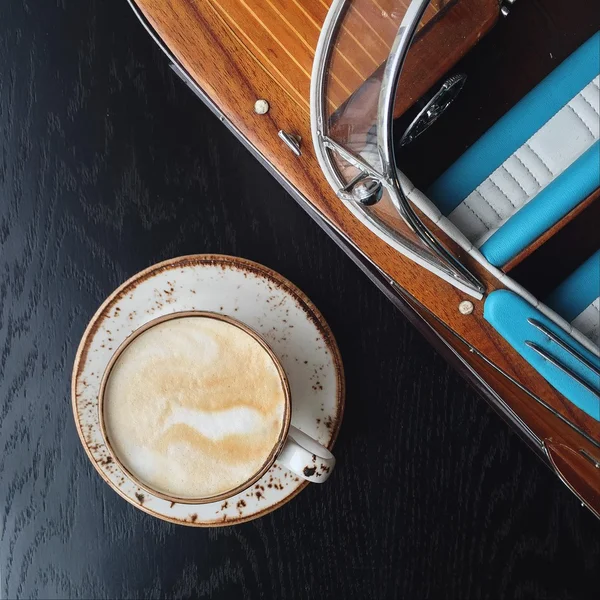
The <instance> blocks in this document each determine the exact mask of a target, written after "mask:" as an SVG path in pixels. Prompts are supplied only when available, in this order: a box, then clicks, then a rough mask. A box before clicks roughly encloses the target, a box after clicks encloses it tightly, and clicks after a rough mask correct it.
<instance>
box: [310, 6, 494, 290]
mask: <svg viewBox="0 0 600 600" xmlns="http://www.w3.org/2000/svg"><path fill="white" fill-rule="evenodd" d="M429 1H430V0H412V2H411V4H410V5H409V8H408V10H407V12H406V14H405V15H404V17H403V19H402V23H401V25H400V28H399V29H398V33H397V34H396V38H395V40H394V44H393V46H392V50H391V53H390V58H389V59H388V63H387V64H386V68H385V71H384V78H383V81H382V87H381V91H380V96H379V114H378V126H379V131H378V133H377V137H378V140H377V145H378V150H379V153H380V155H381V158H382V161H383V166H384V169H383V170H384V172H383V173H378V172H377V171H376V170H375V169H373V168H372V167H370V166H368V167H366V168H365V164H364V162H363V161H361V160H360V159H359V158H357V157H355V156H352V155H350V153H349V152H348V151H347V150H346V153H345V154H344V153H342V152H340V147H339V145H337V144H335V142H333V140H330V139H329V138H328V137H327V136H326V135H325V134H324V133H323V129H324V124H325V122H326V113H325V103H324V89H325V69H326V65H327V63H328V61H329V57H330V54H331V50H332V42H333V40H334V36H335V34H336V32H337V30H338V27H339V26H340V22H341V19H342V17H343V15H344V13H345V11H346V9H347V7H348V3H347V0H334V2H333V4H332V5H331V8H330V10H329V12H328V13H327V17H326V19H325V22H324V23H323V28H322V30H321V35H320V37H319V42H318V44H317V48H316V51H315V58H314V62H313V71H312V77H311V90H310V105H311V131H312V136H313V144H314V147H315V153H316V155H317V159H318V161H319V164H320V166H321V169H322V171H323V173H324V175H325V177H326V179H327V181H328V182H329V185H330V186H331V187H332V188H333V189H334V190H335V191H336V193H337V195H338V196H339V197H340V199H341V200H342V202H343V203H344V206H345V207H346V208H347V209H348V210H349V211H350V212H351V213H352V214H353V215H354V216H355V217H357V218H358V219H359V220H360V221H361V222H362V223H363V224H365V225H366V226H367V227H368V228H369V229H370V230H371V231H373V233H375V234H376V235H377V236H378V237H380V238H381V239H382V240H383V241H384V242H386V243H387V244H388V245H390V246H392V248H394V249H395V250H397V251H398V252H400V253H401V254H403V255H405V256H407V257H408V258H410V259H411V260H413V261H414V262H416V263H417V264H419V265H421V266H422V267H424V268H426V269H427V270H429V271H431V272H433V273H435V274H436V275H437V276H438V277H440V278H442V279H443V280H445V281H447V282H448V283H451V284H452V285H454V286H455V287H457V288H458V289H460V290H462V291H463V292H465V293H467V294H470V295H471V296H474V297H475V298H477V299H481V298H482V297H483V293H484V292H485V288H484V286H483V285H482V283H481V282H480V281H479V280H478V279H477V278H476V277H475V276H474V275H473V274H472V273H471V272H470V271H469V270H468V269H467V268H466V267H465V266H464V265H462V264H461V263H460V262H459V261H458V260H457V259H456V258H455V257H454V256H453V255H452V254H451V253H450V252H448V251H447V250H446V248H444V246H442V244H441V243H440V242H439V241H438V240H437V239H436V238H435V236H433V234H432V233H431V232H430V231H429V229H427V227H426V226H425V225H424V224H423V222H422V221H421V219H419V217H418V216H417V214H416V213H415V212H414V210H413V208H412V206H411V205H410V203H409V201H408V200H407V198H406V197H405V195H404V194H403V193H402V189H401V187H400V182H399V180H398V176H397V173H396V169H395V166H394V163H393V159H394V157H393V152H394V150H393V144H392V143H391V138H392V121H393V104H394V97H395V91H396V87H397V83H398V78H399V76H400V71H401V68H402V64H403V63H404V57H405V56H406V53H407V52H408V48H409V47H410V43H411V41H412V37H413V35H414V32H415V30H416V27H417V25H418V23H419V21H420V19H421V16H422V15H423V12H424V11H425V9H426V8H427V5H428V4H429ZM382 106H383V107H384V108H385V110H382ZM382 124H383V127H384V128H383V129H382ZM331 149H335V151H337V152H338V153H340V154H341V155H342V156H343V157H344V158H345V159H348V158H349V157H350V162H352V163H353V164H354V165H355V166H358V167H359V168H361V169H363V170H364V171H367V172H369V173H370V174H371V175H374V176H376V177H378V178H379V180H380V181H381V183H382V185H383V186H384V187H385V188H386V190H387V192H388V194H389V196H390V199H391V201H392V204H393V206H394V207H395V209H396V211H397V212H398V214H399V215H400V216H401V218H402V219H403V220H404V221H405V222H406V223H407V224H408V226H409V227H410V228H411V229H412V230H413V231H414V232H415V234H416V235H417V236H418V237H419V239H420V240H421V241H422V242H423V243H424V244H425V245H426V246H427V247H429V248H430V249H431V250H432V251H433V252H434V254H435V255H436V256H437V257H438V258H439V259H440V263H441V264H440V263H438V262H434V261H432V260H430V259H428V257H427V255H425V254H423V253H420V252H419V248H418V246H417V245H416V244H409V242H408V241H407V240H405V239H404V238H403V237H401V236H400V235H399V234H398V233H397V232H395V231H394V230H393V229H391V228H390V227H389V226H388V225H386V224H385V223H384V222H383V221H382V220H381V219H379V218H378V217H377V216H376V215H375V214H374V213H373V212H372V211H370V210H369V209H368V208H367V207H366V206H363V205H361V204H358V203H356V202H355V201H354V200H353V199H352V197H351V196H350V194H348V193H347V192H346V188H347V183H346V182H345V181H344V180H343V179H342V177H341V175H340V173H339V172H338V169H337V167H336V165H335V163H334V162H333V160H332V157H331V155H330V150H331Z"/></svg>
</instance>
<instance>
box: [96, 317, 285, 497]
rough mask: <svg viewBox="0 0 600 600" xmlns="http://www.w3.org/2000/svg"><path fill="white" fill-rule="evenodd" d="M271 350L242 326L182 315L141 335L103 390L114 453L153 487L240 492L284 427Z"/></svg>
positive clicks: (192, 492)
mask: <svg viewBox="0 0 600 600" xmlns="http://www.w3.org/2000/svg"><path fill="white" fill-rule="evenodd" d="M285 408H286V400H285V391H284V387H283V384H282V381H281V377H280V375H279V372H278V370H277V366H276V365H275V363H274V361H273V359H272V358H271V356H270V355H269V353H268V352H267V351H266V350H265V349H264V348H263V347H262V346H261V345H260V343H259V342H257V341H256V340H255V339H254V338H253V337H252V336H250V335H249V334H247V333H246V332H244V331H243V330H241V329H240V328H239V327H236V326H235V325H232V324H230V323H226V322H224V321H220V320H217V319H212V318H209V317H200V316H199V317H193V316H191V317H182V318H177V319H172V320H170V321H165V322H163V323H159V324H158V325H155V326H154V327H151V328H150V329H148V330H146V331H144V332H143V333H141V334H140V335H139V336H138V337H137V338H136V339H134V340H133V341H132V342H131V343H130V344H129V346H127V347H126V348H125V350H124V351H123V352H122V353H121V355H120V356H119V358H118V359H117V361H116V362H115V364H114V365H113V368H112V371H111V373H110V375H109V377H108V380H107V384H106V388H105V392H104V409H103V410H104V423H105V426H106V431H107V435H108V438H109V442H110V445H111V446H112V448H113V451H114V452H115V454H116V455H117V457H118V458H119V460H120V461H121V462H122V463H123V465H124V466H125V467H126V468H127V469H128V470H129V471H130V472H131V473H132V474H133V475H135V476H136V477H137V478H138V479H139V480H140V481H142V483H144V484H146V485H147V486H148V487H150V488H152V489H154V490H156V491H158V492H162V493H163V494H166V495H169V496H176V497H179V498H182V499H192V498H198V499H200V498H207V497H210V496H214V495H218V494H222V493H225V492H227V491H230V490H233V489H235V488H237V487H238V486H240V485H242V484H243V483H245V482H247V481H248V480H249V479H251V478H252V477H253V476H254V475H256V474H257V473H258V472H259V471H260V470H261V469H262V467H263V466H264V464H265V462H266V461H267V459H268V458H269V456H270V454H271V452H272V450H273V448H274V447H275V446H276V445H277V443H278V440H279V436H280V434H281V431H282V428H283V426H284V419H285Z"/></svg>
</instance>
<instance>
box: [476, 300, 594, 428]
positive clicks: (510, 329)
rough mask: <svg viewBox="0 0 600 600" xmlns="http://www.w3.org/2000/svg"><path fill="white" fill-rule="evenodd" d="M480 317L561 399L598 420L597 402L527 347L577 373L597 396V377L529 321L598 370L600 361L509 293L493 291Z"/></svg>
mask: <svg viewBox="0 0 600 600" xmlns="http://www.w3.org/2000/svg"><path fill="white" fill-rule="evenodd" d="M483 316H484V318H485V319H486V321H488V323H490V325H492V327H493V328H494V329H495V330H496V331H497V332H498V333H499V334H500V335H501V336H502V337H503V338H504V339H505V340H506V341H507V342H508V343H509V344H510V345H511V346H512V347H513V348H514V349H515V350H516V351H517V352H518V353H519V354H520V355H521V356H522V357H523V358H524V359H525V360H526V361H527V362H528V363H529V364H530V365H531V366H532V367H533V368H534V369H535V370H536V371H537V372H538V373H540V375H542V377H544V379H546V381H548V383H550V385H552V386H553V387H554V388H556V389H557V390H558V391H559V392H560V393H561V394H563V396H565V397H566V398H567V399H568V400H570V401H571V402H572V403H573V404H575V405H576V406H577V407H578V408H580V409H581V410H583V411H584V412H586V413H587V414H588V415H590V416H591V417H593V418H594V419H596V420H598V421H600V399H599V398H598V396H597V395H595V394H592V393H591V392H590V391H589V390H587V389H586V388H585V387H584V386H582V385H581V384H580V383H578V382H577V381H576V380H574V379H572V378H571V377H569V376H568V375H567V374H565V373H564V372H563V371H561V370H560V369H559V368H558V367H556V366H554V365H553V364H552V363H550V362H549V361H547V360H545V359H544V358H543V357H541V356H540V355H539V354H538V353H537V352H536V351H535V350H533V349H532V348H530V347H529V346H527V344H526V343H525V342H526V341H530V342H533V343H535V344H537V345H538V346H539V347H541V348H542V349H543V350H545V351H546V352H547V353H548V354H549V355H551V356H552V357H553V358H555V359H556V360H558V361H560V362H561V363H562V364H563V365H565V366H566V367H567V368H568V369H570V370H571V371H572V372H574V373H575V374H577V375H578V376H579V377H580V378H581V379H582V380H583V381H585V382H586V383H587V385H589V386H590V387H591V388H592V389H594V390H596V392H597V393H598V394H600V378H599V377H598V376H597V375H596V374H595V373H594V372H593V371H592V370H591V369H590V368H589V367H587V366H585V364H584V363H582V362H580V361H579V360H577V359H576V358H574V357H573V356H572V355H571V354H569V353H568V352H567V351H565V350H563V349H562V348H561V347H560V346H559V345H558V344H556V343H555V342H553V341H552V340H550V338H549V337H548V336H546V335H545V334H544V333H542V332H541V331H539V330H538V329H536V328H535V327H533V325H531V324H530V323H528V321H527V319H528V318H532V319H535V320H537V321H538V322H539V323H541V324H542V325H544V326H545V327H546V328H548V329H549V330H550V331H551V332H552V333H553V334H555V335H556V336H557V337H559V338H560V339H561V340H562V341H563V342H564V343H565V344H567V345H568V346H569V347H570V348H572V349H573V350H575V351H576V352H578V353H579V354H580V355H582V356H583V357H584V358H585V359H586V360H587V361H589V362H590V363H591V364H592V365H594V366H596V367H597V368H598V369H600V358H598V357H597V356H595V355H594V354H592V353H591V352H589V351H588V350H587V349H586V348H584V347H583V346H582V345H581V344H580V343H579V342H577V341H576V340H574V339H573V338H572V337H571V336H570V335H568V334H567V333H565V332H564V331H563V330H562V329H560V328H559V327H558V326H557V325H555V324H554V323H553V322H552V321H550V319H548V318H547V317H545V316H544V315H543V314H542V313H541V312H540V311H539V310H537V309H536V308H534V307H533V306H532V305H531V304H529V303H528V302H527V301H525V300H524V299H523V298H521V297H520V296H518V295H517V294H515V293H514V292H510V291H508V290H497V291H495V292H492V293H491V294H490V295H489V296H488V297H487V298H486V301H485V305H484V312H483Z"/></svg>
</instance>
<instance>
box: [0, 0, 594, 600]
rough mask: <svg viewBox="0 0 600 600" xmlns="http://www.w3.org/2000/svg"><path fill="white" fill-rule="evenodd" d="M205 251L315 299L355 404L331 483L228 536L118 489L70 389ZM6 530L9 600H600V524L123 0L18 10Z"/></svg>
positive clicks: (8, 65)
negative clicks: (134, 287) (76, 367)
mask: <svg viewBox="0 0 600 600" xmlns="http://www.w3.org/2000/svg"><path fill="white" fill-rule="evenodd" d="M224 76H226V75H224ZM202 252H220V253H227V254H235V255H239V256H243V257H247V258H250V259H252V260H256V261H259V262H261V263H264V264H265V265H268V266H269V267H271V268H273V269H275V270H277V271H279V272H281V273H282V274H283V275H285V276H286V277H288V278H289V279H291V280H292V281H293V282H295V283H296V284H297V285H298V286H299V287H300V288H302V289H303V290H304V291H305V292H306V293H307V294H308V295H309V296H310V298H312V299H313V301H314V302H315V303H316V304H317V306H318V307H319V308H320V309H321V311H322V312H323V314H324V315H325V317H326V318H327V319H328V320H329V323H330V324H331V327H332V328H333V331H334V333H335V335H336V337H337V340H338V342H339V345H340V348H341V352H342V356H343V359H344V362H345V367H346V374H347V387H348V394H347V403H346V415H345V419H344V423H343V426H342V430H341V433H340V436H339V438H338V442H337V445H336V454H337V456H338V460H339V463H338V467H337V471H336V473H335V474H334V476H333V477H332V479H331V480H330V482H328V483H327V484H326V485H324V486H322V487H318V486H312V487H309V488H307V489H306V490H305V491H304V492H302V493H301V494H300V495H299V496H298V497H297V498H296V499H294V500H293V501H292V502H291V503H290V504H288V505H286V506H284V507H283V508H281V509H280V510H278V511H276V512H275V513H272V514H270V515H268V516H266V517H264V518H262V519H260V520H257V521H254V522H250V523H247V524H244V525H240V526H236V527H233V528H224V529H217V530H206V529H191V528H185V527H180V526H175V525H172V524H169V523H163V522H161V521H159V520H156V519H154V518H153V517H150V516H148V515H146V514H143V513H141V512H140V511H138V510H136V509H135V508H134V507H133V506H130V505H129V504H127V503H126V502H124V501H123V500H122V499H121V498H119V497H118V496H117V494H115V493H114V492H113V491H112V490H111V489H110V488H109V487H108V486H107V485H106V484H104V483H103V482H102V480H101V479H100V477H99V476H98V475H97V474H96V472H95V471H94V469H93V468H92V466H91V464H90V463H89V462H88V460H87V458H86V456H85V454H84V452H83V449H82V448H81V446H80V443H79V439H78V437H77V433H76V431H75V426H74V422H73V418H72V415H71V399H70V389H69V386H70V375H71V368H72V364H73V359H74V355H75V350H76V347H77V344H78V342H79V338H80V336H81V334H82V332H83V330H84V327H85V325H86V323H87V321H88V319H89V318H90V317H91V315H92V314H93V312H94V311H95V309H96V308H97V306H98V305H99V304H100V302H101V301H102V300H103V299H104V298H105V297H106V296H107V295H108V294H109V293H110V292H111V290H113V289H114V288H115V287H116V286H117V285H118V284H119V283H121V282H122V281H123V280H125V279H126V278H127V277H129V276H130V275H132V274H134V273H135V272H136V271H138V270H140V269H143V268H144V267H146V266H148V265H150V264H152V263H154V262H157V261H160V260H163V259H165V258H169V257H173V256H177V255H182V254H188V253H202ZM0 518H1V522H0V598H236V599H237V598H353V599H354V598H357V599H363V598H394V597H398V598H410V599H419V598H451V599H454V598H456V599H461V600H462V599H467V598H540V599H541V598H557V599H561V600H562V599H566V598H599V597H600V523H599V522H598V521H596V520H595V519H594V518H593V517H592V515H591V514H590V513H589V512H588V511H587V510H586V509H584V508H582V507H581V506H580V504H579V502H578V501H577V500H576V498H575V497H574V496H573V495H571V493H570V492H569V491H568V490H567V489H566V488H565V487H564V486H563V485H562V484H561V483H560V482H559V481H558V479H557V478H556V477H555V476H554V475H553V474H552V473H551V472H550V470H549V469H548V468H547V467H546V466H545V465H544V464H543V463H542V462H541V461H540V460H539V459H538V458H537V457H536V456H535V455H534V454H533V453H532V452H531V451H530V449H529V448H527V447H526V446H525V444H524V443H523V442H522V441H521V440H520V439H519V438H518V437H517V436H516V435H515V434H513V433H511V432H510V431H509V429H508V427H507V425H506V424H505V423H504V422H503V421H502V420H501V419H500V418H499V417H498V416H496V414H495V413H494V412H493V411H492V410H491V409H490V408H488V406H487V405H486V404H485V402H484V401H483V400H482V399H481V398H479V397H478V396H477V395H476V394H475V393H474V392H473V391H471V390H470V389H469V387H468V386H467V385H466V384H465V383H464V382H463V380H462V379H461V378H460V377H459V376H458V375H456V374H455V373H454V372H453V371H452V370H451V369H450V368H449V367H448V366H447V365H446V364H445V363H444V361H443V360H442V359H441V358H440V357H439V356H438V355H437V354H436V352H435V351H434V350H433V349H432V348H431V347H430V346H429V345H428V344H427V343H426V342H425V341H424V340H423V339H422V337H421V336H420V334H419V333H418V332H416V331H415V330H414V329H413V327H412V326H411V325H409V324H408V323H407V321H406V320H405V318H404V317H403V316H402V315H401V314H400V313H399V312H397V311H395V310H394V309H393V307H392V306H391V304H390V303H389V302H388V301H387V300H386V299H385V298H384V297H383V296H382V295H381V294H380V293H379V292H378V291H376V290H375V289H374V287H372V285H371V284H370V283H369V281H367V279H366V278H365V277H364V276H363V275H362V274H361V273H360V271H359V270H358V269H357V268H356V267H355V266H354V265H353V263H352V262H351V261H350V260H349V259H348V258H347V257H346V256H345V255H344V254H343V253H342V252H341V251H340V250H339V249H338V248H337V247H336V246H335V245H334V243H333V242H332V241H331V240H330V239H329V238H328V237H327V236H326V235H325V234H324V233H323V232H322V231H321V230H319V228H318V227H317V226H316V225H315V224H314V223H313V222H312V221H311V220H310V218H309V217H308V216H306V214H305V213H304V212H303V211H302V210H301V209H300V208H299V207H298V206H297V205H296V204H295V203H294V201H293V200H292V199H291V198H290V197H289V196H288V195H287V194H286V193H285V192H284V191H283V190H282V189H281V188H280V187H279V186H278V185H277V183H276V182H275V181H274V180H273V179H272V178H271V176H270V175H269V174H268V173H267V172H266V171H264V170H263V169H262V168H261V167H260V166H259V165H258V163H257V162H256V161H255V160H254V159H253V158H252V157H251V156H250V155H249V154H248V153H247V152H246V151H245V150H244V149H243V148H242V147H241V145H240V144H239V143H238V142H237V141H236V140H235V139H234V138H233V137H232V135H231V134H230V133H228V132H227V131H226V129H225V128H224V126H223V125H222V124H221V123H220V122H219V121H218V120H217V119H216V118H215V117H213V116H212V114H211V113H210V112H209V111H208V110H207V109H206V108H205V107H204V106H203V105H202V104H201V103H200V101H199V100H197V99H196V98H195V97H194V96H193V95H192V94H191V93H190V92H189V91H188V90H187V88H186V87H185V86H184V85H183V84H182V83H181V82H180V81H179V80H178V79H177V78H176V76H174V75H173V74H172V72H171V71H170V70H169V68H168V65H167V63H166V60H165V59H164V57H163V56H162V55H161V53H160V52H159V50H158V49H157V48H155V47H154V45H153V43H152V41H151V40H150V39H149V37H148V36H147V34H146V33H145V31H144V30H143V29H142V27H141V26H140V25H139V24H138V22H137V21H136V20H135V18H134V16H133V14H132V12H131V11H130V9H129V7H128V6H127V4H126V2H125V1H124V0H122V1H120V2H100V1H99V0H77V1H76V0H56V1H50V0H3V2H1V3H0Z"/></svg>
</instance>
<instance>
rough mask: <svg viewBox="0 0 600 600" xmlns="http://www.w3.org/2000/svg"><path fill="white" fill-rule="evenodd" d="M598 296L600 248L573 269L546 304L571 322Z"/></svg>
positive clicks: (599, 285)
mask: <svg viewBox="0 0 600 600" xmlns="http://www.w3.org/2000/svg"><path fill="white" fill-rule="evenodd" d="M599 227H600V225H599ZM598 297H600V250H598V251H596V252H594V254H592V256H590V257H589V258H588V259H587V260H586V261H585V262H584V263H583V264H582V265H581V266H580V267H578V268H577V269H576V270H575V271H573V273H571V275H569V277H567V278H566V279H565V280H564V281H563V282H562V283H561V284H560V285H559V286H558V287H557V288H556V289H555V290H554V291H553V292H552V293H551V294H550V295H549V296H548V297H547V298H546V301H545V304H546V305H547V306H549V307H550V308H551V309H552V310H554V311H555V312H557V313H558V314H559V315H560V316H561V317H562V318H563V319H565V320H567V321H569V323H570V322H571V321H572V320H573V319H575V317H577V316H578V315H580V314H581V313H582V312H583V311H584V310H585V309H586V308H587V307H588V306H589V305H590V304H591V303H592V302H593V301H594V300H596V298H598Z"/></svg>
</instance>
